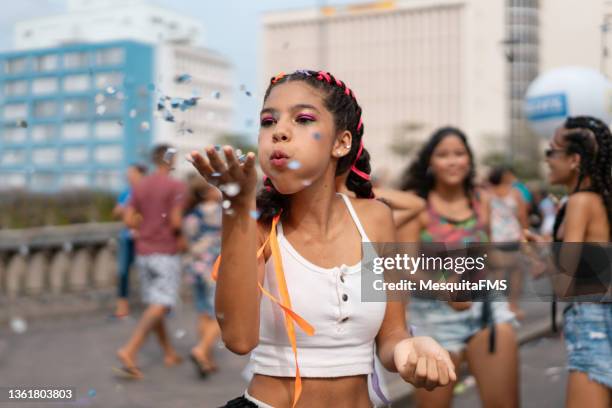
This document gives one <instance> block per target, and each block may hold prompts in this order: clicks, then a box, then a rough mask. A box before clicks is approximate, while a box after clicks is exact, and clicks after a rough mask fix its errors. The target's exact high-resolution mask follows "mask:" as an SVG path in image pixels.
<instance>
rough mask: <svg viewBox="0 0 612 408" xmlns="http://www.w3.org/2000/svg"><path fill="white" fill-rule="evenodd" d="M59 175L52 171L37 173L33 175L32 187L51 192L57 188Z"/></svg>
mask: <svg viewBox="0 0 612 408" xmlns="http://www.w3.org/2000/svg"><path fill="white" fill-rule="evenodd" d="M56 183H57V174H55V173H52V172H50V171H37V172H35V173H34V174H32V181H31V184H30V185H31V186H32V188H33V189H35V190H50V189H53V188H55V185H56Z"/></svg>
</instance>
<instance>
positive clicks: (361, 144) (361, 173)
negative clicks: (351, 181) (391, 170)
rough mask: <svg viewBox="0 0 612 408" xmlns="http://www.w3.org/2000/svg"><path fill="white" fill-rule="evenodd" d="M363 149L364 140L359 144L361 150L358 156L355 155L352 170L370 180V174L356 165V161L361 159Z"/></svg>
mask: <svg viewBox="0 0 612 408" xmlns="http://www.w3.org/2000/svg"><path fill="white" fill-rule="evenodd" d="M362 151H363V140H362V141H361V143H360V144H359V150H358V151H357V156H356V157H355V161H354V162H353V165H352V166H351V171H352V172H353V173H355V174H357V175H358V176H359V177H361V178H362V179H364V180H368V181H369V180H370V175H369V174H366V173H364V172H363V171H361V170H359V169H358V168H357V167H355V163H357V160H359V157H361V152H362Z"/></svg>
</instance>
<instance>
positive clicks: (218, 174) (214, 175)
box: [210, 172, 221, 177]
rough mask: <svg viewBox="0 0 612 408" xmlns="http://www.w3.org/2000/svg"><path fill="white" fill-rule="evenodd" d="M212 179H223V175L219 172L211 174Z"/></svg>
mask: <svg viewBox="0 0 612 408" xmlns="http://www.w3.org/2000/svg"><path fill="white" fill-rule="evenodd" d="M210 177H221V173H219V172H214V173H211V175H210Z"/></svg>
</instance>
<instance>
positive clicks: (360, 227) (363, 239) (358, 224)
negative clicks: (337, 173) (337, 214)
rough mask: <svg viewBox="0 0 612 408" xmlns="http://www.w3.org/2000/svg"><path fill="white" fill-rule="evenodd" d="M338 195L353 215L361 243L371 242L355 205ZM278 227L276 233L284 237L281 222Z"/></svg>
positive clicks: (340, 194)
mask: <svg viewBox="0 0 612 408" xmlns="http://www.w3.org/2000/svg"><path fill="white" fill-rule="evenodd" d="M336 194H338V195H339V196H340V197H342V200H343V201H344V204H345V205H346V208H347V209H348V211H349V214H350V215H351V218H352V219H353V222H354V223H355V226H356V227H357V230H358V231H359V235H361V242H370V238H368V234H366V232H365V230H364V229H363V225H361V221H359V217H358V216H357V213H356V212H355V209H354V208H353V204H351V200H350V199H349V198H348V196H346V195H345V194H342V193H336ZM276 226H277V230H276V231H277V232H276V233H277V234H278V236H279V238H280V237H284V234H283V223H282V222H280V221H279V222H278V224H276Z"/></svg>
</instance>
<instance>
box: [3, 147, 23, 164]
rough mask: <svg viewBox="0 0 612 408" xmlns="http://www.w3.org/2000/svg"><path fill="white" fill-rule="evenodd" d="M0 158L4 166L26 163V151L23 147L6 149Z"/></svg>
mask: <svg viewBox="0 0 612 408" xmlns="http://www.w3.org/2000/svg"><path fill="white" fill-rule="evenodd" d="M0 158H1V160H0V162H1V164H2V165H3V166H15V165H19V164H24V163H25V158H26V153H25V150H23V149H5V150H4V152H3V153H2V155H1V156H0Z"/></svg>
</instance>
